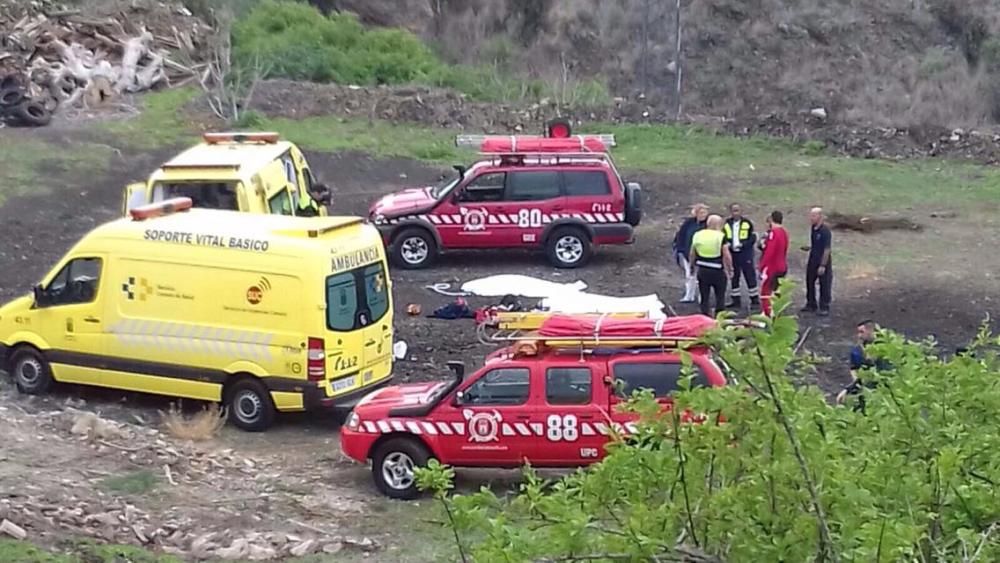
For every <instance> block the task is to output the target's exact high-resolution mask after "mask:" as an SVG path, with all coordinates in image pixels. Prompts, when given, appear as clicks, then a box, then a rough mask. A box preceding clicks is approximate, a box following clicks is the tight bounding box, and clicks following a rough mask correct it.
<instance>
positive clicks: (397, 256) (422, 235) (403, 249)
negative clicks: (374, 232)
mask: <svg viewBox="0 0 1000 563" xmlns="http://www.w3.org/2000/svg"><path fill="white" fill-rule="evenodd" d="M437 252H438V248H437V242H436V241H435V240H434V237H433V236H432V235H431V234H430V233H429V232H427V230H426V229H419V228H412V227H411V228H409V229H403V230H402V231H401V232H400V233H399V234H398V235H396V236H395V237H393V239H392V258H393V262H395V263H396V265H398V266H399V267H400V268H404V269H406V270H419V269H421V268H426V267H427V266H430V265H431V263H433V262H434V259H435V258H436V257H437Z"/></svg>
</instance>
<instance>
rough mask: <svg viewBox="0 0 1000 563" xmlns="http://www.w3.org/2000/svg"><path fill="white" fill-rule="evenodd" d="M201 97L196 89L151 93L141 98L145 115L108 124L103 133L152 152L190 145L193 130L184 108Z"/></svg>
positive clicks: (104, 125) (105, 124) (105, 123)
mask: <svg viewBox="0 0 1000 563" xmlns="http://www.w3.org/2000/svg"><path fill="white" fill-rule="evenodd" d="M197 96H198V91H197V90H195V89H194V88H176V89H172V90H162V91H159V92H155V93H152V94H147V95H145V96H143V97H142V98H141V100H142V103H141V110H142V111H141V112H140V113H139V115H137V116H135V117H130V118H126V119H119V120H115V121H104V122H102V123H100V124H99V125H98V128H99V130H101V131H103V132H105V133H107V134H108V135H110V136H112V137H114V138H115V140H116V142H119V143H121V142H123V141H124V142H125V143H127V144H128V145H129V146H130V147H131V148H135V149H144V150H152V149H157V148H161V147H169V146H174V145H180V144H185V143H188V142H190V141H191V140H192V138H193V134H192V127H191V124H189V123H187V122H186V121H185V120H184V119H183V117H182V115H183V109H184V106H186V105H187V104H188V103H189V102H190V101H191V100H193V99H195V98H196V97H197Z"/></svg>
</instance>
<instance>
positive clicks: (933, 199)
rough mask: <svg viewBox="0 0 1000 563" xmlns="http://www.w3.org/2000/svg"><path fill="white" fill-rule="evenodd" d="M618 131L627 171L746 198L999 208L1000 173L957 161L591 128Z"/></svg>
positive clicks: (880, 206)
mask: <svg viewBox="0 0 1000 563" xmlns="http://www.w3.org/2000/svg"><path fill="white" fill-rule="evenodd" d="M585 130H586V131H588V132H603V133H614V134H615V136H616V138H617V141H618V147H617V148H616V149H614V151H613V154H614V157H615V161H616V162H617V163H618V165H619V166H621V167H622V168H626V169H629V168H632V169H641V170H648V171H651V172H672V173H693V174H704V175H709V176H716V177H721V178H723V179H725V180H728V181H729V183H732V184H734V185H736V186H742V188H740V191H739V195H740V197H741V198H743V199H746V200H749V201H750V202H758V203H766V204H768V205H772V206H779V207H786V208H790V207H806V206H811V205H822V206H824V207H827V208H829V209H835V210H837V211H840V212H843V213H864V212H886V211H897V212H905V211H906V210H910V209H929V208H938V207H939V208H942V209H956V210H963V211H970V212H972V211H976V210H983V211H987V210H996V209H997V207H998V202H1000V172H998V171H996V170H995V169H993V168H988V167H985V166H980V165H976V164H970V163H966V162H960V161H954V160H937V159H935V160H930V159H928V160H907V161H899V162H894V161H888V160H875V159H872V160H863V159H855V158H846V157H836V156H829V155H822V154H818V152H819V151H818V149H817V146H816V145H815V144H809V143H807V144H805V145H798V144H795V143H792V142H789V141H784V140H780V139H769V138H764V137H754V138H749V139H742V138H736V137H731V136H728V135H722V134H715V133H713V132H706V131H704V130H701V129H699V128H696V127H675V126H653V125H602V124H591V125H588V126H587V127H586V128H585Z"/></svg>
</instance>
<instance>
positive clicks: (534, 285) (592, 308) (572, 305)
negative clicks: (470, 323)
mask: <svg viewBox="0 0 1000 563" xmlns="http://www.w3.org/2000/svg"><path fill="white" fill-rule="evenodd" d="M586 288H587V284H585V283H584V282H582V281H576V282H573V283H555V282H550V281H546V280H541V279H538V278H533V277H531V276H522V275H517V274H502V275H498V276H489V277H485V278H480V279H477V280H472V281H469V282H466V283H464V284H462V291H464V292H466V293H470V294H472V295H479V296H480V297H501V296H504V295H516V296H518V297H529V298H535V299H541V300H542V307H544V308H545V309H547V310H549V311H552V312H554V313H569V314H581V313H647V314H648V315H649V316H650V318H653V319H662V318H664V317H666V315H664V313H663V302H662V301H660V299H659V297H657V296H656V295H655V294H651V295H643V296H640V297H612V296H610V295H598V294H595V293H587V292H585V291H583V290H584V289H586Z"/></svg>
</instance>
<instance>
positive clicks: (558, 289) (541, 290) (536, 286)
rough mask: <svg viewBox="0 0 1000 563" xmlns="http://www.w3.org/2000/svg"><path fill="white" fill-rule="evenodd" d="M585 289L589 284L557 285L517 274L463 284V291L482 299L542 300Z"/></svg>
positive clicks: (491, 277) (579, 282)
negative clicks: (513, 297) (507, 297)
mask: <svg viewBox="0 0 1000 563" xmlns="http://www.w3.org/2000/svg"><path fill="white" fill-rule="evenodd" d="M584 289H587V284H585V283H583V282H582V281H575V282H573V283H555V282H550V281H545V280H540V279H538V278H533V277H531V276H521V275H517V274H501V275H498V276H489V277H485V278H480V279H478V280H472V281H469V282H465V283H463V284H462V291H464V292H466V293H471V294H472V295H478V296H480V297H503V296H504V295H516V296H517V297H532V298H535V299H542V298H543V297H552V296H553V295H559V294H563V293H576V292H579V291H582V290H584Z"/></svg>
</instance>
